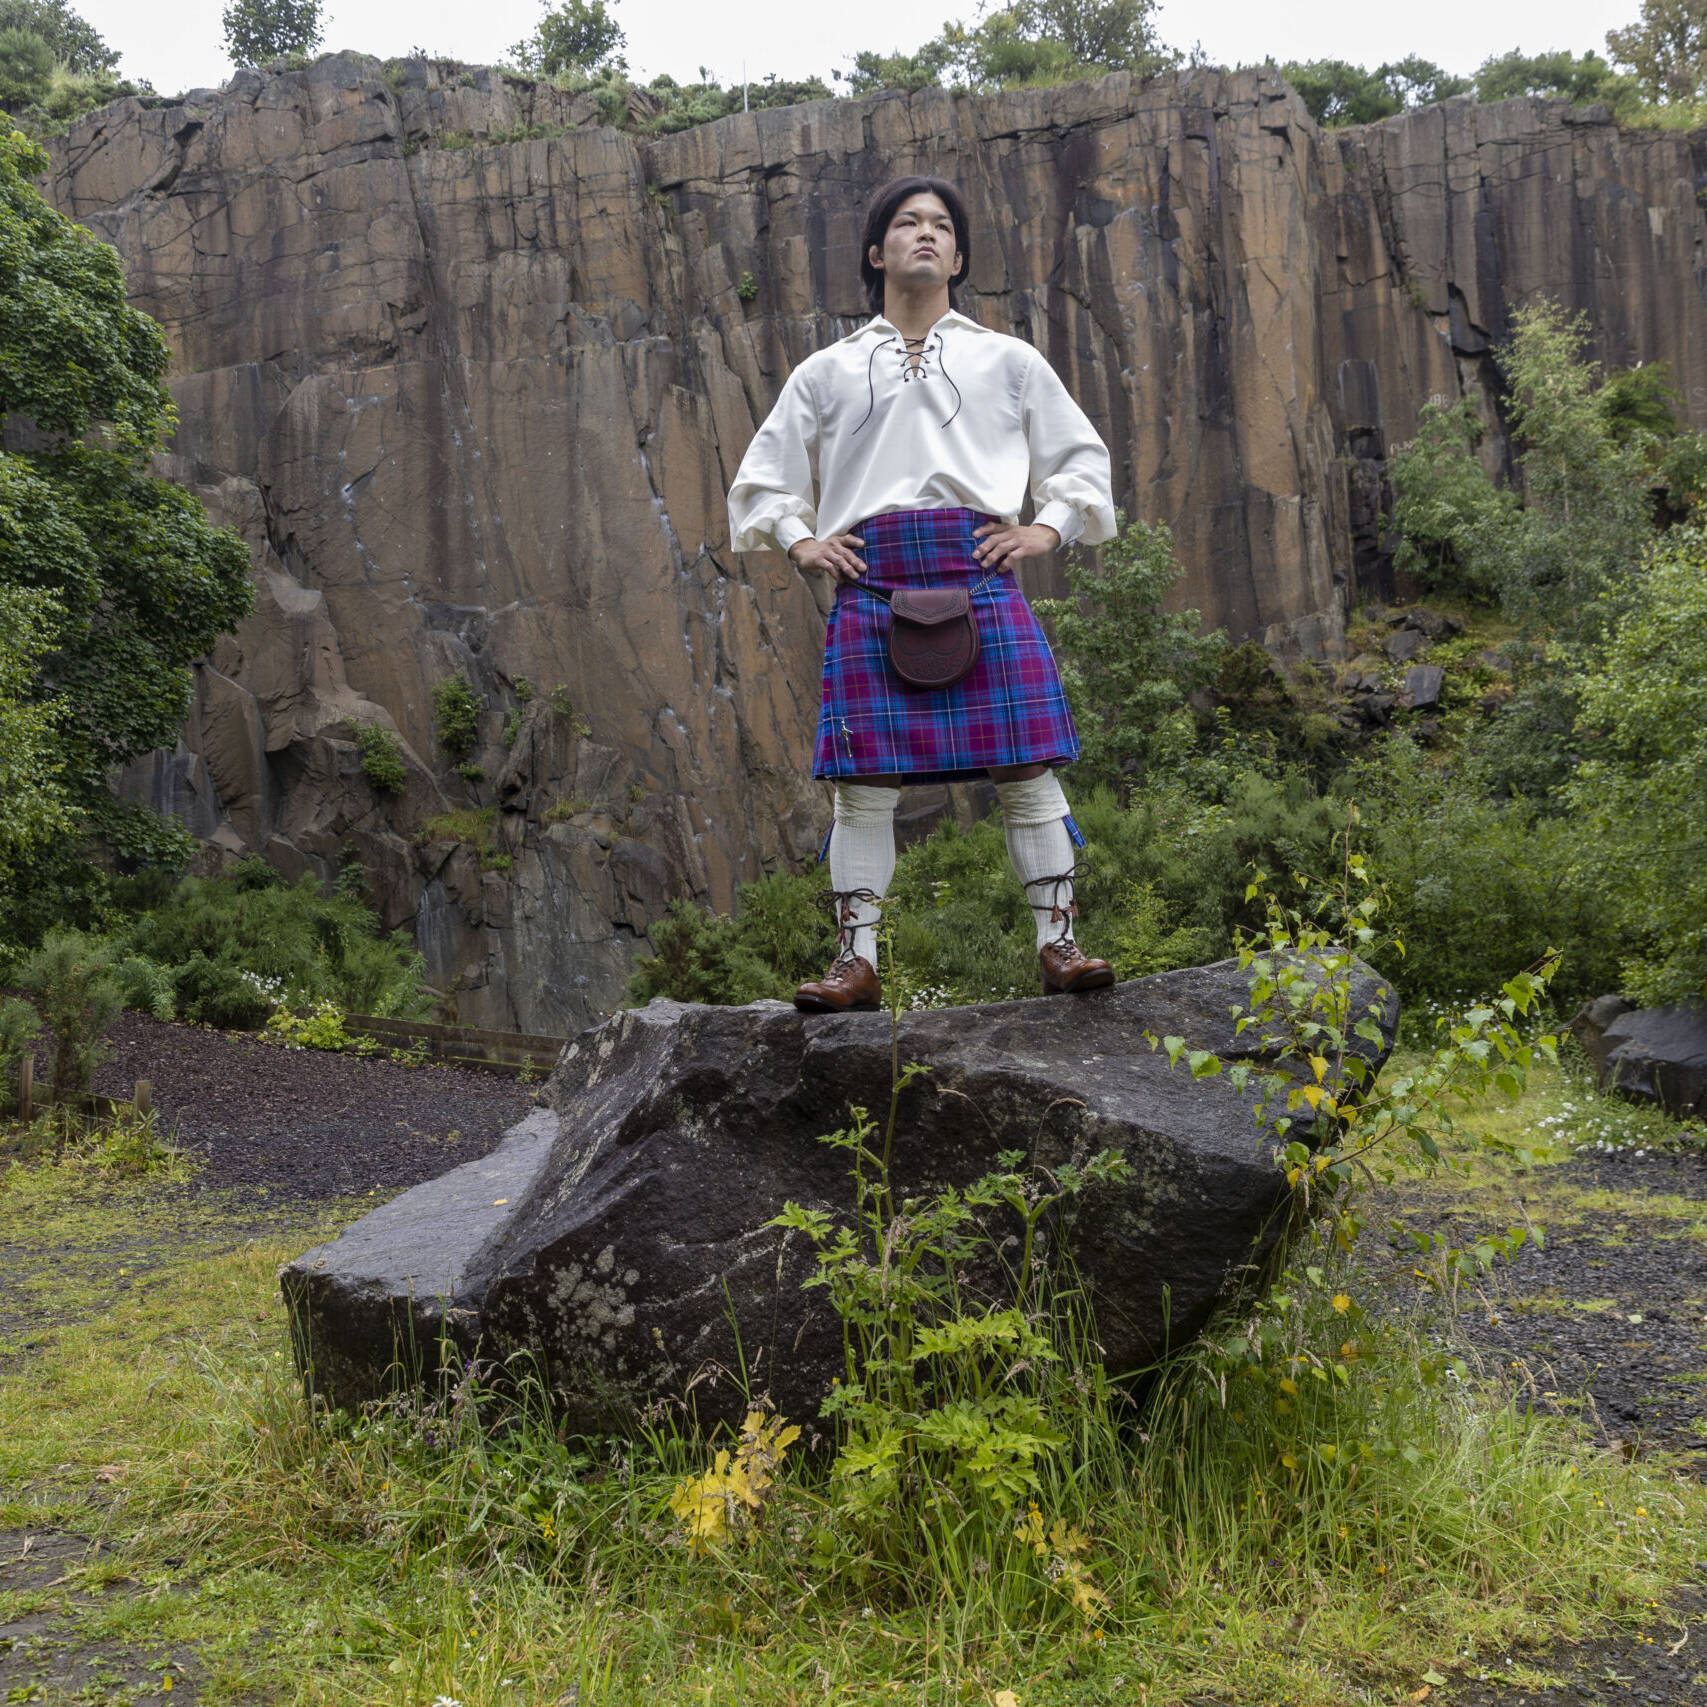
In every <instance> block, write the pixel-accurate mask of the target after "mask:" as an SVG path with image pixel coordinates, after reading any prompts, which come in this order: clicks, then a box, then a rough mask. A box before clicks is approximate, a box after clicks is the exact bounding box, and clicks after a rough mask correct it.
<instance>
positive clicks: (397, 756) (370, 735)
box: [356, 723, 409, 794]
mask: <svg viewBox="0 0 1707 1707" xmlns="http://www.w3.org/2000/svg"><path fill="white" fill-rule="evenodd" d="M356 747H357V749H358V751H359V752H360V753H361V756H362V775H363V776H365V777H366V778H367V780H368V786H369V787H370V788H372V790H373V791H374V793H375V794H401V793H402V792H403V790H404V789H405V788H406V787H408V785H409V767H408V766H407V765H406V764H405V763H404V762H403V743H402V742H401V741H399V740H398V739H397V737H396V736H395V735H393V734H392V732H391V731H390V730H389V729H387V728H386V727H385V726H384V725H383V724H379V723H364V724H362V725H361V727H360V728H359V729H357V730H356Z"/></svg>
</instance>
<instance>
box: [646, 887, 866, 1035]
mask: <svg viewBox="0 0 1707 1707" xmlns="http://www.w3.org/2000/svg"><path fill="white" fill-rule="evenodd" d="M828 885H829V873H828V871H827V870H825V869H824V868H823V867H815V868H813V869H812V870H810V871H807V872H805V873H802V874H800V875H795V874H793V873H790V872H786V871H779V872H776V873H774V874H773V875H772V876H769V877H764V878H761V879H760V880H759V881H758V882H756V883H744V884H742V885H741V887H740V889H739V890H737V891H736V911H735V915H734V917H732V918H731V917H730V916H728V915H727V914H708V913H705V912H702V911H701V910H700V909H699V908H698V907H695V906H694V905H693V904H692V903H691V902H688V901H683V900H676V901H673V902H671V903H670V910H669V913H668V914H667V915H666V916H665V917H664V918H663V919H660V920H659V921H658V923H657V924H656V925H654V926H653V927H652V931H651V937H652V942H653V945H654V947H655V949H656V953H655V954H654V955H652V956H650V957H648V958H647V959H644V960H642V961H640V962H639V963H638V965H637V966H636V967H635V969H634V972H633V975H632V976H631V977H630V979H629V984H628V997H629V1000H630V1001H631V1002H635V1003H640V1002H649V1001H650V1000H651V999H652V998H653V997H654V996H668V997H670V998H671V1000H673V1001H678V1002H715V1003H721V1004H724V1005H729V1004H738V1003H741V1002H756V1001H761V1000H764V999H765V998H770V999H772V1000H779V1001H782V1000H786V999H787V998H788V997H790V996H792V995H793V994H794V991H795V988H796V986H797V985H799V984H800V983H801V982H802V981H804V980H805V979H807V978H812V977H816V976H817V975H818V973H820V972H822V971H823V970H824V968H825V966H826V965H828V964H829V961H830V958H831V956H833V955H834V953H835V945H836V939H835V933H834V931H833V930H832V929H831V926H830V916H829V913H828V911H827V910H826V908H825V906H824V896H825V893H826V891H827V889H828Z"/></svg>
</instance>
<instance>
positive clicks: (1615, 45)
mask: <svg viewBox="0 0 1707 1707" xmlns="http://www.w3.org/2000/svg"><path fill="white" fill-rule="evenodd" d="M1606 51H1607V52H1608V53H1610V54H1611V55H1612V57H1613V59H1614V60H1616V61H1617V62H1618V63H1619V64H1620V65H1628V66H1629V67H1630V69H1631V70H1632V71H1633V72H1634V73H1635V76H1636V84H1637V87H1638V88H1639V89H1640V90H1641V91H1642V93H1643V94H1644V95H1646V96H1647V98H1648V99H1649V100H1650V101H1659V102H1662V103H1663V102H1671V101H1692V100H1694V99H1695V98H1696V96H1698V95H1699V94H1700V93H1701V92H1702V88H1703V85H1707V0H1642V15H1641V17H1639V18H1638V19H1637V20H1636V22H1635V23H1633V24H1631V25H1630V26H1629V27H1628V28H1626V29H1622V30H1610V31H1608V32H1607V37H1606Z"/></svg>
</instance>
